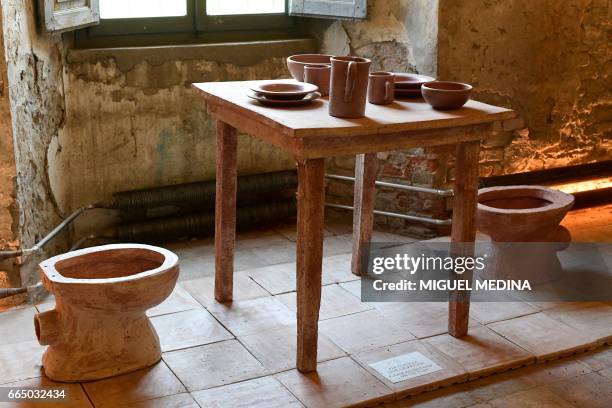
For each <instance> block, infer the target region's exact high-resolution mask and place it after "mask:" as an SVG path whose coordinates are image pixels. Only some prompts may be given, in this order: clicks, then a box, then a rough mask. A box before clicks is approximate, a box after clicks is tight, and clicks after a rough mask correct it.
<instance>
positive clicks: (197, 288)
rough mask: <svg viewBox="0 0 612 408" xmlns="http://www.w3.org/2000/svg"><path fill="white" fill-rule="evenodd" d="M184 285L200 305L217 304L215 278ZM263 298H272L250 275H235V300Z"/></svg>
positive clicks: (183, 283) (192, 281)
mask: <svg viewBox="0 0 612 408" xmlns="http://www.w3.org/2000/svg"><path fill="white" fill-rule="evenodd" d="M182 285H183V287H184V288H185V290H186V291H187V292H189V294H190V295H191V296H193V297H194V298H195V299H196V300H197V301H198V302H200V304H202V305H204V306H208V305H210V304H211V303H217V301H216V300H215V278H214V276H210V277H208V278H202V279H192V280H188V281H185V282H182ZM263 296H270V294H269V293H268V292H266V291H265V290H264V289H263V288H262V287H261V286H259V285H258V284H257V282H255V281H254V280H253V279H251V278H250V277H249V276H248V275H246V274H244V273H242V272H238V273H234V289H233V299H234V300H245V299H254V298H258V297H263Z"/></svg>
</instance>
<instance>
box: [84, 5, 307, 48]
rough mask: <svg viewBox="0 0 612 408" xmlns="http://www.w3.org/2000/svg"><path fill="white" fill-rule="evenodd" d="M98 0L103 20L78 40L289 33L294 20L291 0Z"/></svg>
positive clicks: (142, 40)
mask: <svg viewBox="0 0 612 408" xmlns="http://www.w3.org/2000/svg"><path fill="white" fill-rule="evenodd" d="M99 4H100V24H99V25H98V26H95V27H90V28H88V29H86V30H81V32H80V33H78V34H77V46H80V45H86V46H97V45H98V43H100V42H103V43H106V44H107V45H110V44H113V45H114V44H116V45H136V44H143V45H147V44H149V43H158V44H159V43H177V42H179V43H180V42H193V41H194V39H197V40H201V41H224V40H226V41H227V40H240V39H241V34H240V33H243V34H244V33H247V32H248V33H249V37H248V38H247V37H245V39H266V37H269V38H283V37H291V30H292V28H293V27H294V25H295V24H294V20H293V18H292V17H289V16H288V14H287V10H288V0H99ZM254 32H255V33H254ZM258 33H259V35H258ZM266 33H267V34H266ZM259 37H261V38H259ZM92 42H93V44H92ZM83 43H86V44H83Z"/></svg>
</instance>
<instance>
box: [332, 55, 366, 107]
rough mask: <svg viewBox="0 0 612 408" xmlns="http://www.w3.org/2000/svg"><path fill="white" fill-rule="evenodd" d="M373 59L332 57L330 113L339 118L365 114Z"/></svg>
mask: <svg viewBox="0 0 612 408" xmlns="http://www.w3.org/2000/svg"><path fill="white" fill-rule="evenodd" d="M370 63H371V61H370V60H369V59H367V58H361V57H332V58H331V64H332V70H331V86H330V90H329V114H330V115H331V116H336V117H338V118H362V117H364V116H365V107H366V97H367V93H368V72H369V70H370Z"/></svg>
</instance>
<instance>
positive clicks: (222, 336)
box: [151, 309, 234, 352]
mask: <svg viewBox="0 0 612 408" xmlns="http://www.w3.org/2000/svg"><path fill="white" fill-rule="evenodd" d="M151 323H153V326H154V327H155V330H156V331H157V334H158V336H159V340H160V343H161V348H162V351H163V352H165V351H171V350H178V349H183V348H188V347H195V346H201V345H204V344H208V343H214V342H217V341H221V340H229V339H232V338H234V336H232V334H231V333H230V332H228V331H227V330H225V328H224V327H223V326H221V324H219V322H218V321H217V320H216V319H215V318H214V317H213V316H212V315H211V314H210V313H208V312H207V311H206V310H205V309H196V310H187V311H185V312H179V313H173V314H169V315H163V316H158V317H153V318H152V319H151Z"/></svg>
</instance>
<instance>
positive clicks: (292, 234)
mask: <svg viewBox="0 0 612 408" xmlns="http://www.w3.org/2000/svg"><path fill="white" fill-rule="evenodd" d="M275 231H276V232H278V233H279V234H281V235H282V236H284V237H285V238H287V239H288V240H290V241H292V242H296V241H297V225H296V223H295V222H293V223H291V224H286V225H282V226H279V227H277V228H275ZM347 232H350V230H349V231H347ZM332 235H335V234H334V233H333V232H331V231H329V230H328V229H327V228H325V229H324V230H323V236H324V237H326V238H327V237H331V236H332Z"/></svg>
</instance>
